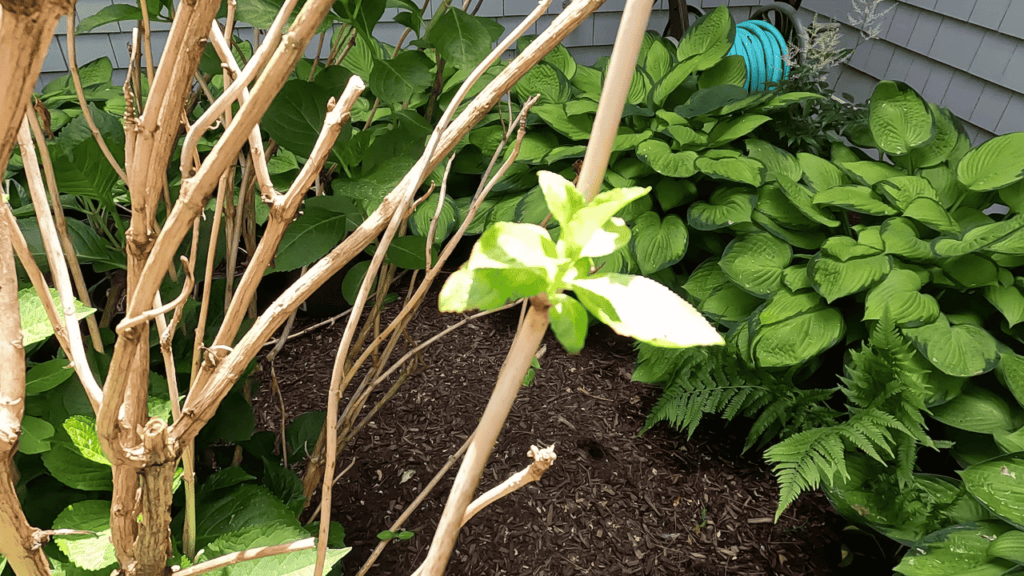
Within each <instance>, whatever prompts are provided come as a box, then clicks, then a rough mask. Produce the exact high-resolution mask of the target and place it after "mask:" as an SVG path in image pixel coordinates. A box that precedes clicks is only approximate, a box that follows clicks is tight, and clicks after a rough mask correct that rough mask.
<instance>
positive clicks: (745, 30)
mask: <svg viewBox="0 0 1024 576" xmlns="http://www.w3.org/2000/svg"><path fill="white" fill-rule="evenodd" d="M788 50H789V48H788V47H787V46H786V40H785V38H783V37H782V33H781V32H779V31H778V29H776V28H775V27H774V26H772V25H771V24H769V23H767V22H765V21H764V20H747V21H746V22H740V23H739V24H737V25H736V40H735V42H733V45H732V48H731V49H730V50H729V53H728V54H727V56H736V55H739V56H743V60H745V61H746V63H747V83H746V84H745V85H744V86H743V87H744V88H745V89H746V90H747V91H748V92H754V91H757V92H760V91H763V90H765V89H766V86H765V85H766V84H767V83H768V82H775V83H778V82H781V81H782V80H783V79H784V78H786V77H788V76H789V64H787V63H786V60H785V59H784V58H783V56H784V55H785V54H786V53H787V52H788Z"/></svg>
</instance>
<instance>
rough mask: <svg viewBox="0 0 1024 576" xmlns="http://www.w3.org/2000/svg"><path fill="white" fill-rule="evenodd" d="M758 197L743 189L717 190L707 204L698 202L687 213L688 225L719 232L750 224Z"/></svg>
mask: <svg viewBox="0 0 1024 576" xmlns="http://www.w3.org/2000/svg"><path fill="white" fill-rule="evenodd" d="M756 201H757V197H756V196H754V195H753V194H749V193H748V192H747V191H746V190H744V189H742V188H722V189H719V190H716V191H715V192H714V193H713V194H712V195H711V198H708V201H707V202H703V201H698V202H694V203H693V204H691V205H690V209H689V210H688V211H687V212H686V223H687V224H688V225H689V226H690V228H695V229H697V230H718V229H719V228H727V227H729V226H732V225H733V224H738V223H740V222H750V215H751V213H752V212H753V210H754V203H755V202H756Z"/></svg>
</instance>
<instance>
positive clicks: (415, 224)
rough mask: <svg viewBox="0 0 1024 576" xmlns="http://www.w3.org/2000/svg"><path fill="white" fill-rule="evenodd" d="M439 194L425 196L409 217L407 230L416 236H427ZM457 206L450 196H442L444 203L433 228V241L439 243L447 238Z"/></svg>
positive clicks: (453, 224)
mask: <svg viewBox="0 0 1024 576" xmlns="http://www.w3.org/2000/svg"><path fill="white" fill-rule="evenodd" d="M438 198H440V196H439V195H437V194H433V195H431V197H430V198H427V199H426V200H425V201H424V202H423V204H420V206H419V208H417V209H416V211H415V212H413V213H412V216H410V217H409V231H410V232H412V233H413V234H415V235H417V236H423V237H426V236H427V232H429V231H430V221H431V220H433V219H434V215H435V214H436V213H437V202H438ZM458 213H459V210H458V207H456V206H455V201H454V200H452V197H451V196H445V197H444V204H442V205H441V213H440V214H438V216H437V224H436V227H435V229H434V243H435V244H440V243H441V242H444V240H445V239H447V238H448V235H449V234H451V233H452V231H454V230H455V222H456V218H457V217H458Z"/></svg>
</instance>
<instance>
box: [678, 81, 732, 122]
mask: <svg viewBox="0 0 1024 576" xmlns="http://www.w3.org/2000/svg"><path fill="white" fill-rule="evenodd" d="M674 73H675V71H673V72H672V73H671V74H669V76H668V77H672V75H673V74H674ZM746 97H747V91H746V90H744V89H743V88H741V87H739V86H733V85H732V84H719V85H718V86H712V87H711V88H702V89H700V90H697V91H696V92H694V93H693V95H691V96H690V99H689V100H687V101H686V104H683V105H682V106H676V107H675V108H674V109H673V112H675V113H676V114H679V115H680V116H682V117H683V118H696V117H697V116H703V115H705V114H710V113H711V112H714V111H715V110H719V111H720V113H721V114H728V112H727V111H726V110H727V108H728V106H729V105H730V104H733V103H739V102H740V101H741V100H743V99H744V98H746Z"/></svg>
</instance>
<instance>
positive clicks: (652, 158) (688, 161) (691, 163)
mask: <svg viewBox="0 0 1024 576" xmlns="http://www.w3.org/2000/svg"><path fill="white" fill-rule="evenodd" d="M636 155H637V158H639V159H640V160H643V161H644V162H646V163H647V164H648V165H649V166H650V167H651V168H654V170H655V171H656V172H658V173H659V174H662V175H664V176H670V177H672V178H689V177H690V176H693V175H694V174H696V173H697V168H696V166H695V161H696V160H697V153H696V152H693V151H684V152H672V149H671V148H670V147H669V145H668V144H666V143H665V142H662V141H661V140H647V141H646V142H644V143H642V144H640V146H639V147H638V148H637V149H636Z"/></svg>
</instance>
